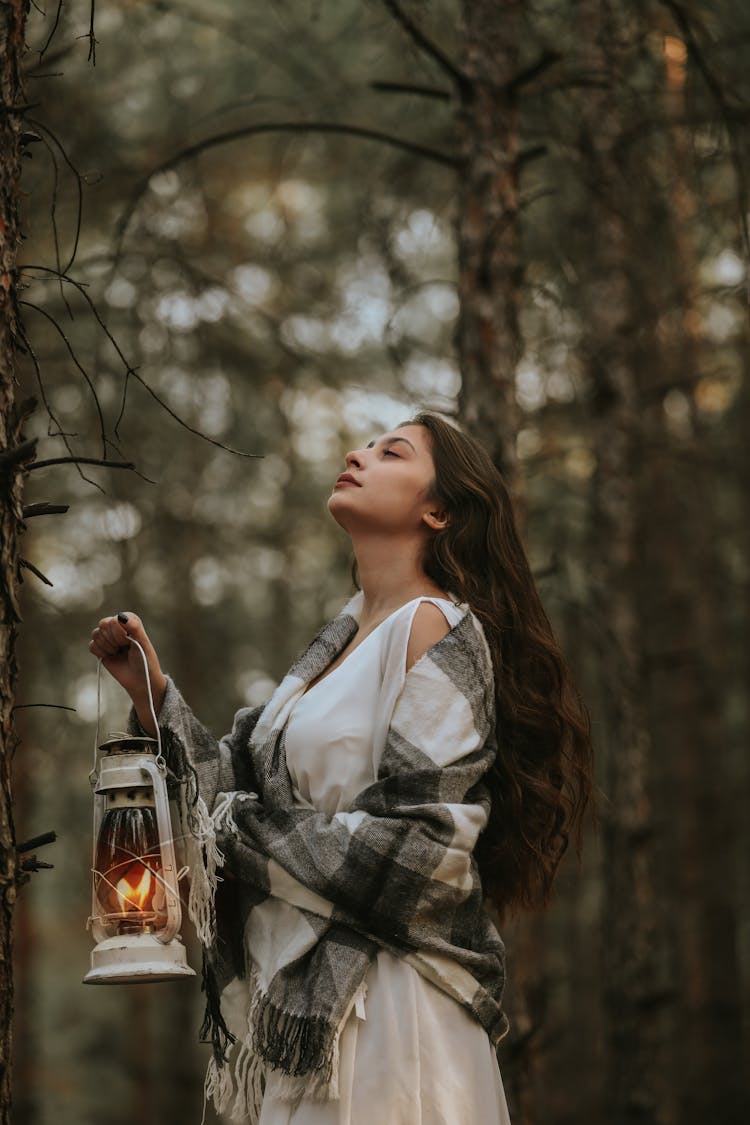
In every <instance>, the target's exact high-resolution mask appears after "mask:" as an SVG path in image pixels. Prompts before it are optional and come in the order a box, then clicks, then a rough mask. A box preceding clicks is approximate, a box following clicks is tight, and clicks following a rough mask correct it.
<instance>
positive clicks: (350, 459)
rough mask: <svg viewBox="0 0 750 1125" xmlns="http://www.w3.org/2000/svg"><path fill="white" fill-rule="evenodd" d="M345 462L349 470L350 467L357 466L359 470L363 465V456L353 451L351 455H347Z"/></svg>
mask: <svg viewBox="0 0 750 1125" xmlns="http://www.w3.org/2000/svg"><path fill="white" fill-rule="evenodd" d="M344 460H345V461H346V467H347V469H348V468H349V466H350V465H356V466H357V467H358V468H359V467H360V466H361V464H362V458H361V454H360V453H359V451H358V450H356V449H352V450H351V451H350V452H349V453H347V455H346V457H345V458H344Z"/></svg>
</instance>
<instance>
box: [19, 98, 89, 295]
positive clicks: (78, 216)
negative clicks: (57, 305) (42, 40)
mask: <svg viewBox="0 0 750 1125" xmlns="http://www.w3.org/2000/svg"><path fill="white" fill-rule="evenodd" d="M29 121H30V123H31V124H32V125H34V126H35V127H36V128H37V129H41V130H43V131H44V132H45V133H46V134H47V135H48V136H49V138H50V140H52V141H53V142H54V143H55V144H56V145H57V147H58V148H59V150H60V152H61V154H62V158H63V160H64V161H65V163H66V164H67V165H68V168H69V169H70V171H71V172H72V173H73V176H74V178H75V181H76V192H77V194H78V210H77V213H76V231H75V237H74V239H73V250H72V252H71V255H70V258H69V259H68V261H67V263H66V264H65V268H64V269H62V268H61V267H60V256H59V248H58V243H57V227H56V225H55V223H54V217H53V225H55V254H56V259H57V268H58V271H59V272H60V273H67V272H68V270H69V269H70V267H71V266H72V265H73V262H74V261H75V257H76V254H77V253H78V242H79V239H80V236H81V219H82V216H83V180H82V177H81V174H80V172H79V171H78V169H77V168H76V166H75V164H73V161H72V160H71V159H70V157H69V156H68V154H67V152H66V151H65V149H64V148H63V145H62V143H61V142H60V140H59V139H58V138H57V136H56V135H55V133H53V132H52V130H51V129H50V128H49V127H48V126H47V125H44V124H42V122H40V121H37V120H36V119H32V118H29ZM45 144H46V142H45ZM47 148H48V150H49V152H50V155H51V156H52V160H53V164H54V167H55V187H54V194H53V205H52V210H53V216H54V207H55V198H56V195H57V161H56V159H55V157H54V153H53V152H52V149H51V148H50V147H49V145H47ZM68 311H70V310H68Z"/></svg>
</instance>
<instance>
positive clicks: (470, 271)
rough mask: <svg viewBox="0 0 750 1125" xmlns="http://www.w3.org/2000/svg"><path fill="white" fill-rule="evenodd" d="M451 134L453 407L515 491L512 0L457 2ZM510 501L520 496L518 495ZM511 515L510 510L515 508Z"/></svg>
mask: <svg viewBox="0 0 750 1125" xmlns="http://www.w3.org/2000/svg"><path fill="white" fill-rule="evenodd" d="M463 17H464V21H465V46H464V55H463V61H462V69H463V72H464V74H465V75H466V77H467V79H468V82H467V84H466V86H465V87H464V88H463V89H462V92H461V104H460V109H459V118H458V134H459V137H460V139H461V144H462V149H461V153H460V155H461V158H462V161H463V164H462V168H461V171H460V173H459V183H458V219H457V222H458V232H457V233H458V239H457V241H458V262H459V282H458V285H459V298H460V308H461V311H460V314H459V321H458V325H457V338H456V342H457V351H458V356H459V362H460V366H461V375H462V387H461V394H460V397H459V413H460V415H461V419H462V421H463V422H465V423H466V425H467V427H468V428H469V429H470V430H471V432H472V433H473V434H474V435H475V436H476V437H477V438H479V440H480V441H481V442H482V443H483V445H484V446H485V447H486V448H487V449H488V451H489V453H490V455H491V457H492V459H493V461H494V462H495V464H496V465H497V467H498V469H499V470H500V472H501V473H503V475H504V477H505V480H506V483H507V485H508V488H509V489H510V491H511V493H512V494H514V495H516V493H517V485H518V480H517V463H516V436H517V433H518V425H519V410H518V405H517V403H516V395H515V374H516V367H517V365H518V361H519V359H520V356H521V350H522V345H521V331H520V327H519V306H520V301H521V282H522V277H523V267H522V258H521V233H520V214H519V205H518V176H519V136H518V109H517V106H516V101H515V95H514V93H513V92H512V90H510V91H509V90H508V89H506V88H505V87H504V84H505V83H507V82H508V81H509V80H510V79H511V78H513V77H514V75H515V74H516V72H517V68H518V45H519V38H520V35H521V29H522V26H523V18H524V16H523V4H522V3H521V2H520V0H502V2H498V0H466V2H465V3H464V5H463ZM519 500H520V497H519ZM518 514H519V516H520V514H521V513H520V512H519V513H518Z"/></svg>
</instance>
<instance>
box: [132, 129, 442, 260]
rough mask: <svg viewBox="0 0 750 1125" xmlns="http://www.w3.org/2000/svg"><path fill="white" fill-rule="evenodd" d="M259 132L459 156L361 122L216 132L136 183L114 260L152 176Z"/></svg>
mask: <svg viewBox="0 0 750 1125" xmlns="http://www.w3.org/2000/svg"><path fill="white" fill-rule="evenodd" d="M261 133H338V134H343V135H346V136H351V137H361V138H363V139H364V140H370V141H380V142H381V143H382V144H387V145H392V146H393V147H394V148H398V149H401V151H403V152H410V153H412V154H413V155H415V156H421V157H423V158H424V159H425V160H432V161H435V162H436V163H437V164H442V165H443V166H444V167H448V168H458V167H460V161H459V160H458V158H457V157H455V156H452V155H450V154H449V153H445V152H440V151H438V150H437V149H433V148H429V147H428V146H426V145H420V144H417V143H416V142H414V141H407V140H404V139H402V138H401V137H394V136H391V134H390V133H382V132H380V131H379V130H378V129H368V128H365V127H364V126H360V125H344V124H337V123H336V122H328V121H264V122H260V123H258V124H256V125H246V126H244V127H243V128H241V129H232V130H230V131H229V132H227V133H217V134H216V135H215V136H213V137H207V138H206V140H203V141H197V142H196V143H195V144H192V145H188V147H187V148H184V149H181V150H180V151H179V152H177V153H175V155H174V156H171V157H170V158H169V160H165V161H164V163H163V164H159V165H157V167H156V168H153V169H152V170H151V171H150V172H149V173H148V175H147V176H145V177H144V178H143V179H142V180H141V181H140V182H139V183H138V184H137V185H136V188H135V191H134V192H133V195H132V197H131V200H130V202H129V203H128V205H127V206H126V208H125V210H124V211H123V213H122V215H121V216H120V218H119V219H118V221H117V224H116V226H115V252H114V262H115V263H117V261H118V260H119V258H120V254H121V252H122V242H123V239H124V237H125V232H126V231H127V228H128V225H129V224H130V220H131V219H132V217H133V214H134V213H135V210H136V207H137V206H138V204H139V202H140V200H141V198H142V197H143V195H144V194H145V192H146V190H147V188H148V185H149V181H150V180H151V178H152V176H157V175H161V174H162V173H163V172H168V171H170V170H171V169H172V168H176V167H177V165H178V164H182V163H183V162H184V161H186V160H190V159H191V158H192V157H194V156H197V155H198V154H199V153H201V152H206V151H208V149H211V148H216V147H217V146H218V145H223V144H229V143H230V142H231V141H237V140H240V139H242V138H244V137H252V136H257V135H259V134H261Z"/></svg>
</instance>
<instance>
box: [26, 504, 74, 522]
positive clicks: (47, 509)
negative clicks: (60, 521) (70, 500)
mask: <svg viewBox="0 0 750 1125" xmlns="http://www.w3.org/2000/svg"><path fill="white" fill-rule="evenodd" d="M68 511H70V504H50V503H49V502H48V501H47V500H39V501H38V502H37V503H36V504H24V506H23V509H22V515H23V518H24V519H25V520H29V519H31V518H32V517H33V516H56V515H64V514H65V512H68Z"/></svg>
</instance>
